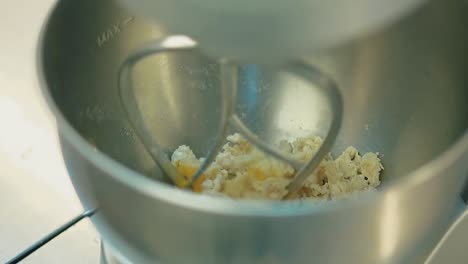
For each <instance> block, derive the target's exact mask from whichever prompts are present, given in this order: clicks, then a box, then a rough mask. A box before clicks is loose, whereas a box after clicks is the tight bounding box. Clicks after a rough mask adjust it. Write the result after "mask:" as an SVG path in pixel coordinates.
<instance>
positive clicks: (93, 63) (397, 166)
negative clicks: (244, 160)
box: [38, 0, 468, 264]
mask: <svg viewBox="0 0 468 264" xmlns="http://www.w3.org/2000/svg"><path fill="white" fill-rule="evenodd" d="M423 2H425V1H392V2H391V3H390V2H389V1H384V0H382V1H375V0H374V1H372V0H359V1H352V3H351V1H344V0H343V1H305V0H304V1H299V0H298V1H288V2H287V1H260V0H259V1H235V2H232V3H226V2H223V1H215V0H213V1H208V0H206V1H201V2H200V1H198V3H195V2H194V3H191V2H190V1H182V0H180V1H175V0H173V1H169V0H168V1H162V0H161V1H151V0H146V1H143V0H141V1H130V0H129V1H117V0H102V1H94V0H82V1H59V2H58V3H57V6H56V8H55V9H54V10H53V11H52V13H51V14H50V16H49V18H48V20H47V22H46V24H45V26H44V31H43V34H42V37H41V40H40V46H39V49H38V51H39V57H38V60H39V61H38V62H39V74H40V77H41V81H42V84H43V92H44V97H45V98H46V100H47V103H48V105H49V106H50V109H51V111H52V112H53V113H54V115H55V117H56V118H57V126H58V130H59V135H60V142H61V147H62V151H63V156H64V160H65V162H66V165H67V169H68V170H69V172H70V178H71V180H72V183H73V185H74V187H75V189H76V191H77V194H78V196H79V198H80V200H81V202H82V204H83V206H84V207H85V209H87V210H92V211H91V212H94V211H93V210H94V209H95V208H98V210H97V211H96V212H95V213H94V214H93V215H92V216H91V218H90V219H91V220H92V222H93V224H94V225H95V226H96V228H97V230H98V232H99V233H100V235H101V236H102V239H103V241H104V242H103V243H104V246H105V251H106V255H108V254H110V255H112V256H114V257H116V258H117V259H118V260H119V262H122V263H125V262H129V263H155V262H156V263H158V262H160V263H203V264H206V263H268V264H269V263H287V262H290V263H311V262H316V263H422V262H423V261H424V260H425V259H426V258H427V256H428V255H429V253H430V252H431V250H432V249H433V248H434V246H435V244H436V243H437V241H438V240H439V239H440V237H442V235H443V234H444V232H445V231H446V230H447V228H448V226H449V225H450V223H451V221H452V219H453V218H452V217H453V215H454V214H455V213H454V207H455V205H456V202H457V201H458V199H459V197H458V195H459V193H460V191H461V189H462V188H463V185H464V183H465V179H466V172H467V171H468V164H467V163H466V160H467V158H468V135H467V127H468V123H467V119H466V116H467V114H468V108H467V105H468V104H466V99H465V98H467V96H468V91H467V89H466V84H467V80H466V71H465V69H466V68H468V65H467V62H468V58H467V55H466V54H467V53H466V46H468V38H467V37H466V34H465V31H466V24H467V18H466V11H468V3H467V2H466V1H464V0H432V1H427V2H426V3H425V4H423ZM125 4H127V5H128V6H130V7H131V9H129V8H126V7H127V5H125ZM337 6H339V7H337ZM417 7H419V8H417ZM141 14H145V16H141ZM207 14H209V15H207ZM280 47H281V48H280ZM161 48H163V50H161ZM168 49H169V50H168ZM148 51H149V52H148ZM156 51H157V52H158V54H156V53H153V52H156ZM150 53H151V54H150ZM135 59H137V60H135ZM127 66H128V67H127ZM126 72H127V73H128V72H132V74H131V75H129V74H127V73H126ZM119 74H120V75H119ZM119 76H120V79H119V78H118V77H119ZM236 76H237V77H236ZM235 83H237V84H238V85H237V86H236V85H235ZM236 87H237V92H238V93H237V96H233V91H235V89H236ZM251 87H254V88H255V87H256V88H257V89H250V88H251ZM338 87H339V90H338ZM258 88H261V90H262V91H258V90H259V89H258ZM122 95H123V96H122ZM234 97H236V98H235V99H236V100H235V101H236V102H237V103H234V100H232V99H233V98H234ZM341 97H342V98H343V99H342V106H343V109H342V110H341V109H340V105H341V103H339V102H340V99H339V98H341ZM335 99H337V100H335ZM312 102H313V103H312ZM336 102H338V103H336ZM135 104H137V107H134V106H135ZM234 104H235V105H236V106H235V107H236V108H234V107H233V105H234ZM239 108H241V110H240V109H239ZM230 109H231V110H230ZM233 109H235V114H236V115H232V113H233V111H232V110H233ZM230 112H231V115H230ZM242 113H245V114H246V115H245V116H244V115H242ZM304 113H306V114H304ZM317 113H320V114H317ZM322 113H323V115H322ZM340 113H342V115H343V117H342V119H340V115H341V114H340ZM236 116H237V117H238V118H239V119H240V121H242V122H238V123H236ZM233 117H234V118H233ZM428 117H430V120H428ZM139 120H141V121H143V126H141V125H139V124H138V122H139ZM230 120H234V121H230ZM226 124H229V126H230V127H229V128H226V127H227V126H226ZM333 124H338V126H339V131H338V129H334V128H333V127H335V128H336V126H334V125H333ZM340 124H341V125H340ZM242 125H245V127H243V126H242ZM301 126H304V127H305V129H306V130H307V131H309V132H310V131H312V132H313V133H315V132H316V133H317V134H319V135H320V136H323V137H326V138H327V139H330V140H331V143H333V144H331V143H330V145H329V146H328V147H327V146H326V145H325V148H324V151H325V152H327V151H328V150H327V149H326V148H329V147H330V146H331V145H333V147H332V148H331V151H332V152H333V151H335V150H336V149H342V148H343V146H346V145H348V144H353V145H355V146H357V147H359V148H360V149H362V150H365V151H368V150H369V151H370V150H374V151H379V152H381V154H382V155H384V157H383V160H384V162H385V175H383V177H382V185H381V188H379V190H378V191H377V192H372V193H370V192H369V193H363V194H362V195H359V196H358V197H355V198H353V199H346V200H340V201H327V202H326V203H319V204H316V203H309V202H304V201H297V200H291V201H243V200H239V201H237V200H236V201H233V200H228V199H218V198H214V197H210V196H207V195H199V194H195V193H193V192H190V191H187V190H182V189H179V188H175V187H174V186H173V185H172V184H168V183H167V181H168V179H167V178H166V177H165V174H170V171H169V170H170V169H171V167H170V166H168V167H167V168H166V167H164V159H166V161H167V156H166V157H164V155H167V154H168V153H167V151H171V150H174V149H175V148H176V147H177V146H179V145H181V144H187V145H190V146H191V147H193V149H194V151H195V152H197V153H198V154H200V155H203V154H205V155H206V154H208V153H213V152H216V149H217V146H219V145H218V144H219V140H218V139H220V138H221V139H222V138H223V135H222V134H223V133H224V132H225V131H222V130H225V129H234V130H238V131H242V130H243V131H244V133H243V134H244V136H245V137H246V138H247V139H249V140H251V141H252V142H253V143H255V144H256V146H257V147H258V148H260V149H263V150H266V152H268V153H269V154H273V155H275V152H274V149H273V148H271V147H270V146H271V143H272V142H274V141H275V140H276V139H278V138H281V137H283V136H284V135H287V134H288V133H289V134H293V136H295V133H298V134H300V133H304V131H302V130H301V129H300V127H301ZM245 128H247V129H245ZM145 130H147V132H148V134H149V135H150V136H149V137H146V136H145V133H146V132H145ZM291 130H292V131H293V132H294V133H292V132H291ZM301 131H302V132H301ZM324 131H325V133H324ZM333 131H337V132H333ZM220 132H221V133H220ZM249 132H252V134H253V135H251V134H249ZM334 133H337V134H336V137H335V135H334ZM249 135H251V137H249ZM255 135H257V136H255ZM262 144H263V145H262ZM154 147H155V148H154ZM152 149H154V152H153V153H152ZM270 150H273V151H270ZM159 153H163V154H164V155H162V158H161V157H160V156H158V155H159ZM318 156H319V155H316V156H315V157H314V159H318ZM278 158H281V157H278ZM155 161H156V163H155ZM310 164H312V163H309V165H310ZM300 165H301V166H304V164H300ZM309 165H306V166H309ZM310 166H311V167H310V169H313V167H314V164H312V165H310ZM168 171H169V173H168ZM164 172H166V173H164ZM174 179H175V178H173V179H171V180H172V181H174ZM186 184H187V185H189V184H190V182H188V183H186ZM87 212H90V211H87Z"/></svg>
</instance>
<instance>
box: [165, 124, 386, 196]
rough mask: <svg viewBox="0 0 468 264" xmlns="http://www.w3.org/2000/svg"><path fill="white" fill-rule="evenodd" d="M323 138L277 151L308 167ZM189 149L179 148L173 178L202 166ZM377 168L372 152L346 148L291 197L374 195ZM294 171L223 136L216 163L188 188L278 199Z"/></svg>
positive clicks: (303, 140) (286, 145)
mask: <svg viewBox="0 0 468 264" xmlns="http://www.w3.org/2000/svg"><path fill="white" fill-rule="evenodd" d="M321 143H322V139H321V138H320V137H317V136H309V137H303V138H297V139H296V140H294V141H292V142H288V141H285V140H283V141H281V142H279V146H278V147H279V149H280V150H281V151H282V152H283V153H285V154H286V155H290V156H291V157H292V158H294V159H297V160H300V161H304V162H307V161H308V160H309V159H310V158H312V156H313V155H314V154H315V152H316V151H317V149H318V148H319V146H320V144H321ZM203 160H204V159H203V158H197V157H196V156H195V155H194V153H193V152H192V150H191V149H190V147H188V146H185V145H182V146H180V147H178V148H177V149H176V150H175V151H174V153H173V154H172V157H171V162H172V164H173V165H174V166H175V168H176V170H177V172H178V173H180V174H182V175H183V176H184V177H186V178H190V177H192V176H193V174H194V173H195V172H196V171H197V169H198V167H199V166H200V165H201V164H202V162H203ZM381 170H383V166H382V163H381V161H380V159H379V157H378V154H377V153H366V154H364V155H363V156H361V155H359V153H358V151H357V149H356V148H354V147H348V148H347V149H346V150H345V151H344V152H343V153H342V154H341V155H340V156H338V157H337V158H336V159H334V158H333V157H332V155H331V154H328V155H326V157H325V158H324V159H323V160H322V162H321V163H320V164H319V166H318V167H317V168H316V169H315V171H314V173H312V174H311V175H310V176H309V177H308V178H307V180H306V181H305V182H304V184H303V186H302V188H301V189H300V190H299V191H298V192H297V193H296V194H295V197H297V198H302V199H307V198H310V199H321V200H330V199H337V198H343V197H346V196H349V195H350V194H353V193H356V192H362V191H368V190H374V189H375V188H376V187H377V186H379V184H380V179H379V178H380V172H381ZM294 174H295V170H294V169H293V168H292V167H291V166H289V165H288V164H286V163H283V162H281V161H278V160H276V159H275V158H273V157H270V156H268V155H266V154H264V153H263V152H262V151H260V150H259V149H257V148H256V147H254V146H253V145H252V144H250V143H249V142H248V141H247V140H245V139H244V138H243V137H242V136H241V135H240V134H237V133H236V134H233V135H230V136H228V137H227V143H226V144H225V145H224V146H223V149H222V151H221V152H220V153H219V154H218V155H217V157H216V159H215V161H214V162H213V163H212V164H211V165H210V166H209V167H208V169H207V170H206V171H205V172H204V173H203V174H202V175H201V176H200V178H198V179H197V181H196V182H194V184H193V185H192V188H193V190H194V191H195V192H199V193H205V194H210V195H216V196H224V197H229V198H233V199H272V200H280V199H282V198H283V197H284V196H285V195H286V193H287V191H286V187H287V186H288V184H289V183H290V182H291V180H292V179H293V177H294Z"/></svg>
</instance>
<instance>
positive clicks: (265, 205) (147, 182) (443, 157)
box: [36, 2, 468, 217]
mask: <svg viewBox="0 0 468 264" xmlns="http://www.w3.org/2000/svg"><path fill="white" fill-rule="evenodd" d="M59 4H60V2H55V3H54V4H53V5H52V7H51V8H50V10H49V11H48V14H47V15H46V18H45V21H44V22H43V24H42V26H41V29H40V34H39V39H38V43H37V46H36V69H37V73H38V81H39V86H40V90H41V93H42V95H43V98H42V99H43V100H45V103H46V105H47V107H48V108H49V110H50V111H51V112H52V114H53V115H54V116H55V119H56V123H57V127H58V130H59V132H60V137H61V138H64V139H66V141H67V143H69V144H70V145H71V146H73V148H74V149H75V150H76V151H77V152H78V153H79V154H80V155H81V156H82V157H83V158H84V159H86V160H87V161H88V162H90V163H91V164H93V165H94V166H95V167H96V168H99V169H100V170H102V171H103V172H105V173H106V174H108V175H109V176H110V177H112V178H113V179H115V180H117V181H119V182H120V183H122V184H123V185H125V186H129V187H130V188H132V189H134V190H135V191H138V192H142V193H144V194H145V195H147V196H149V197H151V198H154V199H159V200H162V201H165V202H167V203H169V204H173V205H177V206H181V207H185V208H187V209H191V210H198V211H204V212H207V213H214V214H223V215H238V216H279V217H281V216H284V217H287V216H294V215H297V216H301V215H310V214H316V213H322V212H330V211H335V210H340V209H343V208H348V207H350V206H351V207H355V206H365V205H366V204H371V203H374V202H375V201H376V200H378V199H383V197H384V196H385V194H388V193H393V192H394V191H396V190H399V191H400V190H402V189H405V188H406V189H411V188H414V187H416V186H418V185H420V184H423V183H424V182H426V181H429V180H430V179H432V178H433V177H436V175H437V174H438V172H441V171H443V170H444V169H446V168H447V167H448V166H450V165H451V164H453V163H455V162H456V160H457V159H458V158H460V157H462V156H463V155H466V154H467V153H468V130H465V132H464V134H463V135H461V136H460V138H458V139H457V140H456V141H455V142H454V143H452V144H451V145H449V146H448V147H447V149H445V150H444V151H442V152H441V153H440V154H438V155H437V156H436V157H435V158H434V159H432V160H430V161H428V162H426V163H424V164H423V165H421V166H420V167H418V168H416V169H415V170H413V171H411V172H410V173H408V174H407V175H406V176H404V177H398V178H397V179H391V180H389V181H388V182H387V183H386V186H382V187H381V188H380V189H379V191H377V192H365V193H360V194H358V195H356V196H353V197H350V198H348V199H344V200H335V201H326V202H310V201H298V200H296V201H247V200H237V201H234V200H230V199H224V198H216V197H211V196H208V195H200V194H196V193H193V192H191V191H188V190H181V189H178V188H176V187H173V186H171V185H168V184H166V183H162V182H158V181H156V180H154V179H151V178H149V177H147V176H145V175H143V174H141V173H138V172H136V171H135V170H132V169H130V168H128V167H127V166H125V165H123V164H121V163H120V162H118V161H116V160H114V159H113V158H111V157H110V156H108V155H107V154H105V153H103V152H101V151H99V150H96V148H95V147H94V146H92V145H91V144H90V143H89V142H88V141H87V140H86V139H84V138H83V137H82V136H81V135H80V134H79V132H78V131H77V130H76V129H74V128H73V126H72V124H71V123H70V122H69V121H68V120H67V119H66V117H65V116H64V115H63V113H62V111H61V110H60V108H59V106H58V105H57V104H56V102H55V100H54V98H53V96H52V94H51V92H50V89H49V88H50V87H49V85H48V83H47V81H46V73H45V71H44V70H45V67H44V62H45V60H44V53H45V39H46V36H47V34H48V32H49V31H48V29H49V27H50V23H51V21H52V18H53V16H54V14H55V12H56V10H57V9H58V6H59Z"/></svg>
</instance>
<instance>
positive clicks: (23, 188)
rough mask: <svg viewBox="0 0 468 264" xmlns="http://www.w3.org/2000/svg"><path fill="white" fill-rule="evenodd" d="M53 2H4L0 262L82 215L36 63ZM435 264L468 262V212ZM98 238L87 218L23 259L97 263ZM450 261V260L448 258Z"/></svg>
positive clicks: (0, 74)
mask: <svg viewBox="0 0 468 264" xmlns="http://www.w3.org/2000/svg"><path fill="white" fill-rule="evenodd" d="M53 3H54V1H53V0H34V1H31V0H16V1H1V3H0V12H1V13H2V16H1V17H2V23H0V36H1V40H0V120H1V121H2V125H1V128H0V168H1V173H0V262H2V263H3V262H4V261H6V260H7V259H9V258H11V257H12V256H14V255H15V254H16V253H18V252H20V251H21V250H23V249H24V248H26V247H27V246H29V245H30V244H32V243H33V242H35V241H36V240H37V239H39V238H41V237H42V236H44V235H45V234H47V233H49V232H50V231H52V230H53V229H55V228H57V227H58V226H60V225H61V224H63V223H65V222H66V221H68V220H70V219H71V218H72V217H74V216H76V215H78V214H79V213H81V212H82V207H81V206H80V203H79V201H78V198H77V196H76V195H75V192H74V189H73V186H72V185H71V182H70V180H69V178H68V175H67V172H66V170H65V166H64V162H63V160H62V157H61V152H60V149H59V145H58V140H57V133H56V128H55V124H54V120H53V117H52V116H51V114H50V113H49V112H48V110H47V108H46V107H45V105H44V102H43V101H42V98H41V96H40V91H39V87H38V81H37V76H36V68H35V55H36V54H35V52H36V43H37V38H38V35H39V30H40V27H41V25H42V23H43V21H44V19H45V17H46V14H47V11H48V10H49V9H50V8H51V7H52V5H53ZM452 233H453V234H454V235H450V236H449V237H447V238H446V241H447V242H446V243H444V244H443V245H441V246H440V248H439V251H438V252H437V254H435V255H434V256H433V258H432V261H431V263H434V264H435V263H442V262H443V261H442V260H444V259H447V258H449V259H452V260H453V259H459V260H460V261H461V262H459V263H466V261H468V252H467V251H468V250H465V247H466V242H468V217H465V219H463V220H462V221H460V223H459V224H458V226H457V229H456V230H455V231H454V232H452ZM99 243H100V242H99V237H98V235H97V233H96V232H95V230H94V229H93V227H92V225H91V224H90V222H89V220H85V221H83V222H80V223H79V224H78V225H76V226H74V227H72V228H71V229H70V230H69V231H67V232H65V233H64V234H62V235H60V236H59V237H58V238H56V239H54V240H53V241H52V242H50V243H49V244H47V245H45V246H44V247H43V248H41V249H40V250H39V251H37V252H35V253H34V254H33V255H31V256H30V257H28V258H27V259H26V260H25V261H24V262H23V263H50V264H53V263H71V264H72V263H99ZM451 263H452V262H451Z"/></svg>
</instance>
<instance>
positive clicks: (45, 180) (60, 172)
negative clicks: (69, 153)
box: [0, 0, 99, 263]
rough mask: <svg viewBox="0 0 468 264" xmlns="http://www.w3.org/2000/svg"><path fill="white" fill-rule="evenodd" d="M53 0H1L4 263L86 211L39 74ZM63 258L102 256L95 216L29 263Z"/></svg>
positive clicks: (0, 248) (0, 232)
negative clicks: (42, 36)
mask: <svg viewBox="0 0 468 264" xmlns="http://www.w3.org/2000/svg"><path fill="white" fill-rule="evenodd" d="M54 2H55V1H53V0H34V1H30V0H16V1H0V13H1V21H2V22H1V23H0V36H1V37H0V39H1V40H0V120H1V126H0V168H1V170H0V171H1V172H0V263H3V262H5V261H6V260H7V259H9V258H11V257H12V256H14V255H15V254H17V253H18V252H20V251H21V250H23V249H24V248H26V247H27V246H29V245H30V244H32V243H33V242H35V241H36V240H37V239H39V238H41V237H42V236H44V235H46V234H47V233H49V232H51V231H52V230H54V229H55V228H57V227H58V226H60V225H62V224H63V223H65V222H66V221H68V220H69V219H71V218H73V217H74V216H75V215H78V214H79V213H81V211H82V208H81V206H80V203H79V201H78V198H77V196H76V195H75V192H74V189H73V186H72V185H71V182H70V180H69V178H68V175H67V172H66V170H65V166H64V163H63V160H62V157H61V152H60V149H59V145H58V141H57V133H56V129H55V124H54V120H53V117H52V115H51V114H50V113H49V112H48V110H47V108H46V107H45V105H44V103H43V101H42V99H41V97H40V91H39V87H38V82H37V77H36V76H37V75H36V67H35V66H36V64H35V57H36V54H35V53H36V43H37V39H38V36H39V31H40V28H41V26H42V23H43V21H44V19H45V17H46V15H47V12H48V10H49V9H50V8H51V7H52V5H53V3H54ZM64 260H66V261H64ZM64 262H66V263H99V239H98V235H97V233H96V232H95V231H94V229H93V227H92V225H91V224H90V223H89V220H86V221H84V222H81V223H79V224H78V225H76V226H74V227H72V228H71V229H70V230H69V231H67V232H65V233H64V234H62V235H61V236H59V237H58V238H56V239H54V240H53V241H52V242H51V243H50V244H47V245H45V246H44V247H43V248H41V249H40V250H39V251H37V252H35V253H34V254H33V255H31V256H30V257H29V258H27V259H25V260H24V262H23V263H64Z"/></svg>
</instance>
